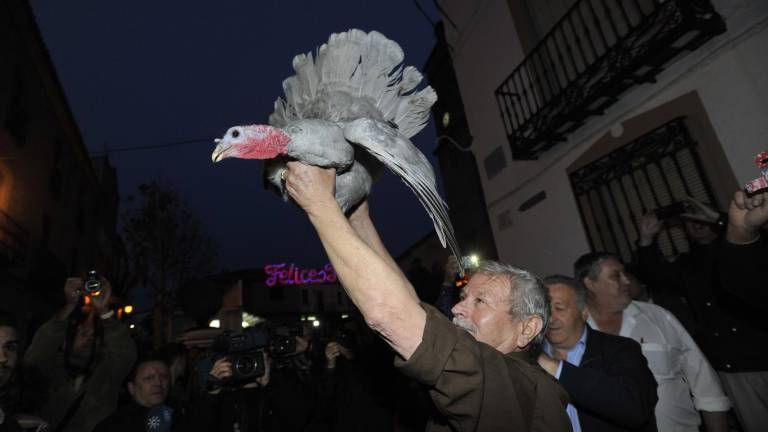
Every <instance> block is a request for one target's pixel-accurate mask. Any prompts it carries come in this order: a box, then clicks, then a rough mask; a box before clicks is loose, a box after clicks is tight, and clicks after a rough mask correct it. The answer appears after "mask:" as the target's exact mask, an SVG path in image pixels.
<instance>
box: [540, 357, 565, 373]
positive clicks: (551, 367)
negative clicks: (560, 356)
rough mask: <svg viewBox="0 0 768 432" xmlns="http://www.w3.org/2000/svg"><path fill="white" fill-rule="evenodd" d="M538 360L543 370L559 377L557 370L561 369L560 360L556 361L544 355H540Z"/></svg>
mask: <svg viewBox="0 0 768 432" xmlns="http://www.w3.org/2000/svg"><path fill="white" fill-rule="evenodd" d="M538 360H539V366H541V368H542V369H544V370H545V371H547V373H548V374H550V375H552V376H555V375H557V368H559V367H560V360H555V359H553V358H552V357H550V356H548V355H546V354H544V353H541V354H539V359H538Z"/></svg>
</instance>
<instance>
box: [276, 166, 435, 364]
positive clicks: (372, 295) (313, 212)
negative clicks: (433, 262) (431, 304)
mask: <svg viewBox="0 0 768 432" xmlns="http://www.w3.org/2000/svg"><path fill="white" fill-rule="evenodd" d="M284 174H285V175H284V177H285V183H286V188H287V190H288V193H289V194H290V195H291V198H293V199H294V201H296V203H297V204H298V205H299V206H300V207H301V208H302V209H304V211H305V212H306V213H307V215H308V216H309V220H310V222H311V223H312V225H313V226H314V227H315V229H316V230H317V233H318V235H319V237H320V241H321V242H322V244H323V247H324V248H325V251H326V253H327V254H328V258H329V259H330V260H331V264H333V268H334V269H335V271H336V274H337V275H338V276H339V280H340V281H341V284H342V286H343V287H344V289H345V290H346V292H347V294H348V295H349V297H350V299H352V302H354V303H355V305H356V306H357V307H358V309H360V311H361V312H362V314H363V317H364V318H365V321H366V322H367V323H368V325H369V326H370V327H371V328H372V329H373V330H375V331H376V332H378V333H380V334H381V335H382V337H384V339H385V340H386V341H387V342H388V343H389V344H390V345H391V346H392V348H394V349H395V351H397V352H398V353H399V354H400V355H401V356H402V357H403V358H405V359H406V360H407V359H409V358H410V357H411V355H412V354H413V352H414V351H415V350H416V348H417V347H418V346H419V344H420V343H421V338H422V335H423V334H424V325H425V323H426V312H424V310H423V309H422V308H421V306H420V305H419V300H418V297H416V294H415V292H414V290H413V287H412V286H411V284H410V282H408V279H406V278H405V275H403V273H402V272H401V271H400V269H399V268H397V265H396V264H394V261H393V260H392V258H391V257H389V254H388V253H387V252H386V250H385V249H384V247H383V245H382V244H381V241H380V239H379V238H378V235H377V234H376V232H375V229H374V228H373V225H372V223H370V219H369V218H368V216H367V214H366V215H359V214H358V215H356V216H357V217H355V218H353V219H355V224H356V227H355V228H357V230H358V231H360V234H358V232H357V231H356V229H355V228H353V227H352V225H350V222H349V221H348V220H347V218H346V217H345V216H344V213H343V212H342V211H341V208H339V205H338V204H337V203H336V200H335V199H334V185H335V182H336V170H335V169H332V168H330V169H325V168H319V167H314V166H308V165H304V164H302V163H300V162H289V163H288V170H287V172H285V173H284ZM358 210H360V209H358ZM363 210H367V209H363ZM361 236H362V237H361ZM393 265H394V266H393Z"/></svg>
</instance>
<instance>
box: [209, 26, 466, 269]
mask: <svg viewBox="0 0 768 432" xmlns="http://www.w3.org/2000/svg"><path fill="white" fill-rule="evenodd" d="M403 58H404V56H403V50H402V49H401V48H400V46H399V45H398V44H397V43H395V42H394V41H392V40H389V39H387V38H386V37H385V36H383V35H382V34H381V33H378V32H376V31H372V32H370V33H365V32H363V31H361V30H350V31H348V32H345V33H335V34H332V35H331V37H330V38H329V40H328V42H327V43H326V44H323V45H322V46H321V47H320V48H319V49H318V50H317V52H316V55H315V56H313V55H312V53H311V52H309V53H307V54H300V55H297V56H296V57H294V59H293V69H294V70H295V71H296V75H293V76H291V77H289V78H287V79H286V80H285V81H283V91H284V92H285V99H282V98H278V99H277V101H275V109H274V112H273V113H272V114H271V115H270V117H269V125H248V126H234V127H231V128H229V130H227V133H226V134H225V135H224V137H222V138H221V139H216V140H215V142H216V144H217V145H216V148H215V149H214V151H213V154H212V155H211V158H212V159H213V162H219V161H221V160H223V159H226V158H241V159H262V160H265V166H264V175H265V178H266V181H267V183H268V184H271V185H272V186H274V188H275V190H276V191H278V192H279V193H280V194H281V195H282V196H283V198H284V199H286V200H287V199H288V194H287V191H286V190H285V185H284V183H283V181H282V179H281V176H282V171H283V170H284V169H285V166H286V162H287V161H288V160H298V161H300V162H303V163H305V164H308V165H316V166H321V167H334V168H336V170H337V177H336V196H335V198H336V201H337V202H338V203H339V206H341V208H342V210H343V211H344V212H347V211H348V210H349V209H351V208H353V207H354V206H355V205H356V204H357V203H359V202H360V201H362V200H363V199H364V198H365V197H366V196H368V194H369V192H370V190H371V185H372V184H373V181H374V180H375V179H376V178H377V176H378V174H379V173H380V171H381V168H382V165H383V166H386V167H387V168H389V169H390V170H392V172H394V173H395V174H396V175H397V176H399V177H400V178H401V179H402V180H403V181H404V182H405V183H406V184H407V185H408V187H410V188H411V190H413V192H414V193H415V194H416V196H417V197H418V199H419V201H420V202H421V203H422V205H424V207H425V208H426V210H427V213H428V214H429V216H430V217H431V218H432V221H433V222H434V225H435V230H436V231H437V234H438V237H439V238H440V242H441V243H442V245H443V247H445V246H446V244H447V246H448V247H449V248H450V250H451V252H452V253H453V254H454V255H456V257H457V258H458V259H459V262H461V258H460V257H461V253H460V251H459V246H458V243H457V242H456V238H455V234H454V231H453V227H452V226H451V222H450V220H449V218H448V207H447V206H446V204H445V202H444V201H443V200H442V198H440V195H439V194H438V193H437V188H436V184H435V173H434V171H433V170H432V165H431V164H430V163H429V161H428V160H427V158H426V157H425V156H424V154H423V153H421V151H419V149H418V148H416V146H415V145H413V143H411V141H410V139H409V138H411V137H412V136H414V135H416V133H418V132H419V131H420V130H421V129H422V128H423V127H424V125H425V124H426V122H427V120H428V119H429V109H430V107H431V106H432V104H434V103H435V101H436V100H437V94H436V93H435V91H434V90H432V88H431V87H429V86H427V87H425V88H423V89H421V90H418V91H417V90H416V86H417V85H418V84H419V83H420V82H421V80H422V75H421V73H420V72H419V71H418V70H417V69H416V68H415V67H413V66H406V67H404V66H403V65H402V62H403Z"/></svg>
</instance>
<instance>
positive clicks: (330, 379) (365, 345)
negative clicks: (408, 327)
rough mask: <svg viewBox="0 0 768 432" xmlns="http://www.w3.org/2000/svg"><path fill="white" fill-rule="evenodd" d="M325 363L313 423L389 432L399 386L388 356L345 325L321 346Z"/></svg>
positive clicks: (357, 328) (338, 431) (359, 329)
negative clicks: (315, 418) (315, 416)
mask: <svg viewBox="0 0 768 432" xmlns="http://www.w3.org/2000/svg"><path fill="white" fill-rule="evenodd" d="M366 336H367V337H366ZM325 359H326V363H325V365H326V367H325V370H324V372H323V375H322V377H321V380H320V385H319V394H318V401H319V404H320V405H319V406H318V419H319V420H320V421H321V422H322V423H323V424H325V425H326V427H327V429H329V430H331V431H334V432H343V431H358V430H366V431H377V430H378V431H391V430H392V428H393V424H394V422H393V418H394V412H395V404H396V402H397V400H398V398H397V397H396V396H395V388H394V386H395V384H396V383H399V381H398V380H397V376H396V374H395V369H394V367H393V366H392V361H393V354H392V352H391V350H389V349H388V347H387V346H386V345H385V344H384V343H383V342H381V341H379V340H378V339H376V338H375V336H374V335H373V334H372V333H370V332H366V329H364V328H363V326H362V325H361V324H360V323H358V322H357V321H354V320H346V321H343V322H342V323H341V324H340V326H339V329H338V330H337V331H336V332H335V334H333V335H332V337H331V340H330V341H329V342H328V343H327V344H326V345H325ZM398 395H399V396H401V397H402V396H403V393H402V392H398Z"/></svg>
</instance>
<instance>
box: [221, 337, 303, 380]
mask: <svg viewBox="0 0 768 432" xmlns="http://www.w3.org/2000/svg"><path fill="white" fill-rule="evenodd" d="M301 334H302V328H301V326H300V325H281V326H270V325H267V324H262V325H259V326H256V327H249V328H246V329H243V330H242V331H235V332H233V331H225V332H224V333H222V334H220V335H219V336H217V337H216V339H215V340H214V341H213V346H212V348H213V351H214V352H216V353H217V354H218V356H219V357H222V356H224V357H227V358H229V360H230V361H231V362H232V380H233V381H234V382H243V381H253V380H254V379H256V378H259V377H261V376H263V375H264V372H265V371H266V368H265V365H264V361H265V360H264V352H265V351H267V352H268V353H269V354H270V355H271V356H272V357H274V358H280V357H286V356H289V355H291V354H293V353H295V352H296V336H299V335H301Z"/></svg>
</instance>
